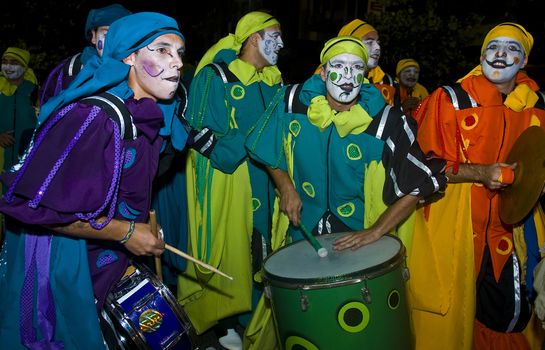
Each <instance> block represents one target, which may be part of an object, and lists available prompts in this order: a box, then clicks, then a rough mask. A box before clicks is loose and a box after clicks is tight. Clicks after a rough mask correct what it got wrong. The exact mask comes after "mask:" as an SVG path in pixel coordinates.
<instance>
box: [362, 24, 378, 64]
mask: <svg viewBox="0 0 545 350" xmlns="http://www.w3.org/2000/svg"><path fill="white" fill-rule="evenodd" d="M361 41H362V42H363V43H364V44H365V46H367V51H368V52H369V58H368V59H367V68H368V69H373V68H375V67H376V66H378V60H379V59H380V40H379V39H378V33H377V32H369V33H367V34H365V36H364V37H363V38H361Z"/></svg>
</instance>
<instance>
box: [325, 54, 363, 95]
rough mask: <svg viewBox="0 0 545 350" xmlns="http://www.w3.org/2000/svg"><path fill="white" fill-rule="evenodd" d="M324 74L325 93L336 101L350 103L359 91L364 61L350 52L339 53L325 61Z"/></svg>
mask: <svg viewBox="0 0 545 350" xmlns="http://www.w3.org/2000/svg"><path fill="white" fill-rule="evenodd" d="M325 74H326V76H325V85H326V88H327V93H328V94H329V95H330V96H331V97H332V98H333V99H334V100H335V101H337V102H340V103H350V102H352V101H354V100H355V99H356V98H357V97H358V95H359V93H360V90H361V84H362V83H363V76H364V74H365V62H363V60H362V59H361V58H359V57H358V56H356V55H353V54H350V53H345V54H340V55H337V56H335V57H333V58H332V59H330V60H329V61H328V62H327V63H326V67H325Z"/></svg>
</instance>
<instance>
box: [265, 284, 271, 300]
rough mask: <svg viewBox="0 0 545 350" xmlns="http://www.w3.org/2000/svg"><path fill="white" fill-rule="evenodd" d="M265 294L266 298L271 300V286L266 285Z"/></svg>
mask: <svg viewBox="0 0 545 350" xmlns="http://www.w3.org/2000/svg"><path fill="white" fill-rule="evenodd" d="M263 292H264V294H265V298H267V299H271V295H272V293H271V287H270V286H268V285H266V286H265V288H264V289H263Z"/></svg>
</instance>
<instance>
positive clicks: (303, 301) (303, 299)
mask: <svg viewBox="0 0 545 350" xmlns="http://www.w3.org/2000/svg"><path fill="white" fill-rule="evenodd" d="M299 293H300V294H301V299H300V305H301V311H303V312H305V311H307V310H308V297H307V296H306V295H305V294H303V290H302V289H299Z"/></svg>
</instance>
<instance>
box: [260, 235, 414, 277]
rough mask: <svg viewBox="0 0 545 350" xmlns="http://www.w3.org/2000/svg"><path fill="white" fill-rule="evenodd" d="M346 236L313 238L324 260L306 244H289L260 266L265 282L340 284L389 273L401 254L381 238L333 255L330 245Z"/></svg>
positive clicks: (392, 242) (397, 246)
mask: <svg viewBox="0 0 545 350" xmlns="http://www.w3.org/2000/svg"><path fill="white" fill-rule="evenodd" d="M346 234H347V233H334V234H326V235H322V236H318V237H316V238H317V239H318V241H319V242H320V244H321V245H322V246H323V247H324V248H326V249H327V251H328V255H327V256H326V257H324V258H321V257H319V256H318V253H317V252H316V250H314V248H313V247H312V245H311V244H310V243H309V242H308V241H307V240H302V241H298V242H295V243H292V244H290V245H288V246H286V247H283V248H281V249H280V250H278V251H276V252H275V253H273V254H272V255H270V256H269V257H268V258H267V259H266V260H265V262H264V263H263V266H264V270H265V276H266V278H267V279H268V280H269V281H271V282H273V283H274V281H282V282H290V281H291V282H294V283H309V282H320V281H325V282H327V281H335V280H339V279H340V280H342V279H343V278H346V277H355V276H362V275H366V274H368V273H371V272H377V270H388V271H389V270H390V269H391V268H392V265H397V263H396V262H399V261H400V260H401V258H402V254H403V252H404V248H403V245H402V244H401V241H400V240H399V239H398V238H395V237H393V236H389V235H385V236H383V237H381V238H380V239H378V240H377V241H375V242H373V243H371V244H369V245H366V246H363V247H361V248H359V249H358V250H355V251H353V250H344V251H341V252H337V251H334V250H333V249H332V248H331V247H332V244H333V242H334V241H335V240H336V239H338V238H340V237H342V236H343V235H346Z"/></svg>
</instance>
